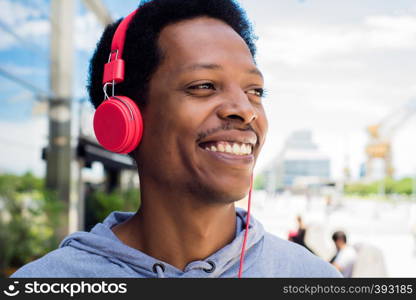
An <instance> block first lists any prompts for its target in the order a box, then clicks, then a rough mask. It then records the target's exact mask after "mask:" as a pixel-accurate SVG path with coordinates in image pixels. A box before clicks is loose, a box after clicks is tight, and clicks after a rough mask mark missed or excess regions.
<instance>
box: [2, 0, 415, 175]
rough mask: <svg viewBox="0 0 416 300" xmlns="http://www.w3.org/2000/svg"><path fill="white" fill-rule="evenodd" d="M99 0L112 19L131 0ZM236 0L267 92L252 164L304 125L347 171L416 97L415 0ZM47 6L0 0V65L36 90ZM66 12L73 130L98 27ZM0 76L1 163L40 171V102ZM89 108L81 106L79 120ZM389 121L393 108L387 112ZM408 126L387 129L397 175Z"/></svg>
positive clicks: (45, 82) (409, 145)
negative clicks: (382, 126)
mask: <svg viewBox="0 0 416 300" xmlns="http://www.w3.org/2000/svg"><path fill="white" fill-rule="evenodd" d="M103 2H104V3H105V5H106V7H107V8H108V9H109V11H110V13H111V15H112V17H113V18H114V19H118V18H120V17H123V16H125V15H127V14H128V13H129V12H130V11H132V10H133V9H134V8H135V7H136V6H137V4H138V1H136V0H134V1H133V0H124V1H116V0H104V1H103ZM240 4H241V5H242V7H243V8H244V9H246V12H247V15H248V17H249V19H250V20H251V21H252V23H253V27H254V30H255V33H256V35H257V36H258V40H257V47H258V52H257V57H256V59H257V63H258V66H259V69H260V70H261V71H262V72H263V74H264V75H265V81H266V89H267V91H268V93H267V97H266V98H265V99H264V106H265V109H266V112H267V116H268V120H269V132H268V136H267V140H266V144H265V145H264V148H263V151H262V153H261V155H260V157H259V159H258V163H257V167H256V172H261V170H263V169H264V168H265V167H266V166H268V165H269V164H270V163H271V161H272V160H273V159H274V158H275V157H276V155H278V153H279V152H280V151H281V149H282V147H283V145H284V142H285V140H286V139H287V137H288V136H289V135H290V134H291V133H292V132H294V131H296V130H304V129H307V130H311V131H312V133H313V137H314V142H315V143H316V144H317V145H318V146H319V147H320V150H321V151H322V152H324V153H326V154H327V155H328V156H329V157H330V159H331V174H332V176H333V177H334V178H340V177H341V176H342V169H343V168H344V167H345V166H346V165H347V166H348V167H349V168H350V169H351V172H352V176H353V177H355V178H356V177H357V176H358V173H359V168H360V164H361V163H363V162H364V161H365V159H366V157H365V153H364V148H365V145H366V142H367V133H366V127H367V126H369V125H372V124H375V123H378V122H379V121H381V120H383V119H384V118H385V117H386V116H389V115H391V114H392V113H393V112H396V111H400V109H403V108H404V107H406V105H407V103H408V101H409V100H410V99H412V98H413V99H416V81H415V79H416V55H415V54H416V1H414V0H395V1H388V0H383V1H380V0H349V1H340V0H303V1H299V0H256V1H254V0H241V1H240ZM49 6H50V1H49V0H27V1H25V0H17V1H12V0H0V20H1V21H0V54H1V55H0V68H1V69H2V70H6V71H8V72H9V73H12V74H13V75H15V76H16V77H19V78H21V79H23V80H25V81H27V82H29V83H30V84H31V85H33V86H35V87H36V88H37V89H39V90H42V91H45V92H47V91H48V89H49V75H48V74H49V58H48V57H49V33H50V23H49V10H50V8H49ZM75 15H76V16H75V18H74V33H75V34H74V51H75V64H74V79H73V96H74V101H73V111H74V117H73V133H74V136H76V132H77V124H78V114H77V112H78V105H79V102H80V100H81V99H85V98H86V90H85V85H86V80H87V71H88V60H89V58H90V57H91V55H92V52H93V50H94V48H95V45H96V42H97V41H98V39H99V37H100V34H101V33H102V30H103V28H102V26H101V25H100V24H99V23H98V21H97V20H96V18H95V16H94V15H93V14H92V13H91V12H89V11H88V10H86V9H85V7H83V5H82V2H81V1H76V11H75ZM0 78H1V79H2V80H1V81H0V92H1V93H0V101H1V103H2V105H1V106H0V128H1V130H0V172H14V173H22V172H25V171H28V170H31V171H33V172H35V173H36V174H38V175H42V174H44V171H45V163H44V162H43V161H41V159H40V157H41V149H42V147H43V146H45V145H46V142H47V121H46V114H45V109H44V107H43V106H42V105H41V104H40V103H39V101H37V96H36V95H35V94H34V93H33V92H31V91H28V90H25V89H23V88H22V87H21V86H19V85H18V84H16V83H15V82H13V81H11V80H9V79H6V78H5V77H4V76H2V75H1V73H0ZM415 101H416V100H415ZM84 111H90V112H92V109H91V108H90V107H86V108H85V110H84ZM90 116H91V114H86V118H87V119H88V118H89V117H90ZM390 120H392V121H395V120H396V121H398V120H400V116H399V115H397V114H396V115H395V114H393V115H392V118H391V119H390ZM89 129H91V128H89ZM87 130H88V128H87ZM415 132H416V113H415V114H414V115H413V117H411V118H409V119H408V120H407V121H406V122H405V123H403V124H401V125H400V126H399V128H398V129H397V130H396V131H395V132H394V133H393V135H392V142H393V155H394V156H393V162H394V166H395V169H396V176H398V177H403V176H409V175H413V174H416V158H415V156H414V153H415V152H416V142H415ZM346 162H347V163H346Z"/></svg>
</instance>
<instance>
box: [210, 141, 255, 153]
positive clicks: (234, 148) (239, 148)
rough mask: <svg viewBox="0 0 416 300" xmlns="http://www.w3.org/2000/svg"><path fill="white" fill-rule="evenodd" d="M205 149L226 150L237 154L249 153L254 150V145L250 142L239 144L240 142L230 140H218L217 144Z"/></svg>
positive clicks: (213, 150)
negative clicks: (230, 141)
mask: <svg viewBox="0 0 416 300" xmlns="http://www.w3.org/2000/svg"><path fill="white" fill-rule="evenodd" d="M205 150H208V151H212V152H225V153H231V154H235V155H249V154H251V152H252V145H249V144H239V143H229V142H223V141H221V142H218V143H217V144H216V146H215V145H211V146H207V147H206V148H205Z"/></svg>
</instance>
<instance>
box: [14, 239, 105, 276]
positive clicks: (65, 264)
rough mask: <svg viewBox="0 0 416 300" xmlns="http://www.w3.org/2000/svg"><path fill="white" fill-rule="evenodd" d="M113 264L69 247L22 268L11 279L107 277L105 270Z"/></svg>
mask: <svg viewBox="0 0 416 300" xmlns="http://www.w3.org/2000/svg"><path fill="white" fill-rule="evenodd" d="M112 264H113V263H112V262H111V261H109V260H108V259H106V258H105V257H102V256H99V255H95V254H92V253H89V252H87V251H83V250H80V249H77V248H73V247H68V246H67V247H62V248H58V249H56V250H53V251H51V252H49V253H48V254H46V255H44V256H42V257H41V258H39V259H37V260H34V261H32V262H30V263H28V264H26V265H24V266H22V267H21V268H20V269H18V270H17V271H16V272H15V273H14V274H12V276H11V277H16V278H25V277H27V278H30V277H43V278H46V277H63V278H65V277H67V278H69V277H103V276H104V277H105V274H106V272H104V269H105V268H106V267H107V268H108V266H109V265H112Z"/></svg>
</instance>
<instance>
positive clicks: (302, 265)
mask: <svg viewBox="0 0 416 300" xmlns="http://www.w3.org/2000/svg"><path fill="white" fill-rule="evenodd" d="M263 253H264V255H266V256H268V257H270V258H271V264H273V265H274V268H276V270H279V271H278V272H279V273H280V272H281V271H283V270H284V272H282V273H284V274H287V275H286V276H287V277H341V274H340V273H339V272H338V271H337V270H336V269H335V268H334V267H333V266H332V265H331V264H330V263H328V262H326V261H325V260H323V259H322V258H320V257H319V256H317V255H315V254H313V253H312V252H310V251H309V250H307V249H306V248H305V247H303V246H301V245H298V244H296V243H293V242H291V241H288V240H284V239H282V238H279V237H277V236H275V235H273V234H270V233H265V236H264V244H263Z"/></svg>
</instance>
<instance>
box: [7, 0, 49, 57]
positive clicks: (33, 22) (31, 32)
mask: <svg viewBox="0 0 416 300" xmlns="http://www.w3.org/2000/svg"><path fill="white" fill-rule="evenodd" d="M0 7H1V8H2V9H1V10H0V19H1V20H2V22H3V23H5V24H6V25H7V26H8V27H10V28H11V29H12V30H13V31H14V32H15V33H16V34H17V35H18V36H19V37H20V38H21V39H23V40H24V41H26V42H30V43H32V44H35V45H36V44H39V40H40V38H41V37H45V36H46V35H48V34H49V31H50V25H49V21H48V20H47V19H45V18H44V17H43V15H42V12H41V11H39V10H37V9H34V8H32V7H29V6H26V5H23V3H21V2H18V1H10V0H0ZM2 30H3V29H2ZM19 43H20V42H19V41H17V40H16V38H15V37H13V36H12V35H10V34H9V33H7V32H2V38H1V39H0V50H7V49H11V48H13V47H15V46H17V45H19Z"/></svg>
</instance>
